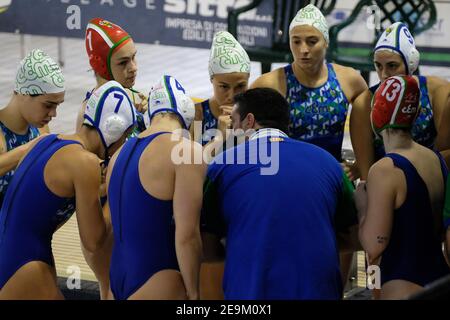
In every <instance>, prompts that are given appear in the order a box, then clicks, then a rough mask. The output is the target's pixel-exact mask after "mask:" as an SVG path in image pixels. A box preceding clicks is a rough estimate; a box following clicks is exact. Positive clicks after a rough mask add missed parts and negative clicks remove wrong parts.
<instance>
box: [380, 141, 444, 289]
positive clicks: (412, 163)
mask: <svg viewBox="0 0 450 320" xmlns="http://www.w3.org/2000/svg"><path fill="white" fill-rule="evenodd" d="M386 158H390V159H391V160H392V162H393V165H394V167H395V168H393V171H392V172H393V174H392V178H393V179H394V181H395V182H394V185H395V194H396V197H395V206H394V212H393V217H392V228H391V234H390V237H389V243H388V245H387V246H386V248H385V250H384V251H383V253H382V258H381V263H380V270H381V284H382V285H383V286H384V285H385V284H386V283H389V282H390V281H396V286H395V290H398V288H399V287H402V286H409V283H413V284H416V285H418V286H421V287H423V286H425V285H426V284H428V283H430V282H432V281H435V280H437V279H438V278H440V277H442V276H444V275H446V274H448V273H449V272H450V269H449V268H448V266H447V265H446V263H445V260H444V256H443V254H442V248H441V243H442V235H443V228H442V208H443V201H444V192H445V190H444V189H445V188H444V181H445V179H446V176H447V168H446V166H445V164H444V163H443V161H442V160H441V159H440V158H439V156H438V155H437V153H434V152H433V151H430V150H428V149H426V148H425V147H422V146H420V145H418V144H416V143H413V144H412V146H411V147H410V148H407V149H400V150H398V151H396V150H393V151H391V152H390V153H388V154H387V155H386ZM399 280H400V281H401V282H399ZM404 281H407V282H404ZM408 282H409V283H408ZM388 286H389V285H388ZM383 288H384V289H386V287H383ZM385 291H386V290H385Z"/></svg>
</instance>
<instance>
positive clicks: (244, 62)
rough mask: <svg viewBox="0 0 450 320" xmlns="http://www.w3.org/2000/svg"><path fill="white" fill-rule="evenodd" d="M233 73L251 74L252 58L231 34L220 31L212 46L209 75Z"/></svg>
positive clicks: (215, 36)
mask: <svg viewBox="0 0 450 320" xmlns="http://www.w3.org/2000/svg"><path fill="white" fill-rule="evenodd" d="M233 72H245V73H250V58H249V57H248V54H247V52H246V51H245V49H244V48H243V47H242V46H241V44H240V43H239V42H237V40H236V39H235V38H234V37H233V35H232V34H231V33H229V32H227V31H219V32H217V33H216V34H215V35H214V39H213V42H212V45H211V51H210V54H209V75H210V76H213V75H215V74H224V73H233Z"/></svg>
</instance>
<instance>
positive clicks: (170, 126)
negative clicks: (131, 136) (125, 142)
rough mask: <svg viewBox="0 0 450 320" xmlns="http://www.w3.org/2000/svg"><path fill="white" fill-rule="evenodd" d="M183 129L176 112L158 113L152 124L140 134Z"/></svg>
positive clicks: (145, 134)
mask: <svg viewBox="0 0 450 320" xmlns="http://www.w3.org/2000/svg"><path fill="white" fill-rule="evenodd" d="M181 129H183V126H182V125H181V123H180V121H179V120H178V117H177V116H176V115H174V114H161V115H156V116H155V117H154V118H153V119H152V122H151V124H150V127H149V128H148V129H147V130H145V131H144V132H143V133H142V134H141V135H140V136H143V137H144V136H147V135H150V134H153V133H157V132H174V131H177V130H181Z"/></svg>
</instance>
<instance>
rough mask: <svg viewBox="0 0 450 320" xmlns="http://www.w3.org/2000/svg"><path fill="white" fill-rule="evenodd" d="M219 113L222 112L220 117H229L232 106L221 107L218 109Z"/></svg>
mask: <svg viewBox="0 0 450 320" xmlns="http://www.w3.org/2000/svg"><path fill="white" fill-rule="evenodd" d="M219 109H220V111H222V115H224V116H229V115H231V111H232V110H233V106H229V105H228V106H221V107H219Z"/></svg>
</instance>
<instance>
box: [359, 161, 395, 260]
mask: <svg viewBox="0 0 450 320" xmlns="http://www.w3.org/2000/svg"><path fill="white" fill-rule="evenodd" d="M388 161H389V160H388V159H383V160H380V161H379V162H377V163H376V164H375V165H374V166H373V167H372V168H371V169H370V172H369V176H368V178H367V184H366V183H361V184H359V185H358V188H357V190H356V193H355V203H356V206H357V209H358V214H359V240H360V242H361V245H362V247H363V248H364V251H366V253H367V256H368V261H369V264H374V263H375V262H376V261H377V260H378V258H379V257H380V256H381V254H382V253H383V251H384V250H385V249H386V247H387V245H388V244H389V240H390V236H391V229H392V223H393V222H392V221H393V214H394V208H395V197H396V189H395V187H394V182H393V179H389V178H386V177H392V176H393V165H392V163H389V162H388Z"/></svg>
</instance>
